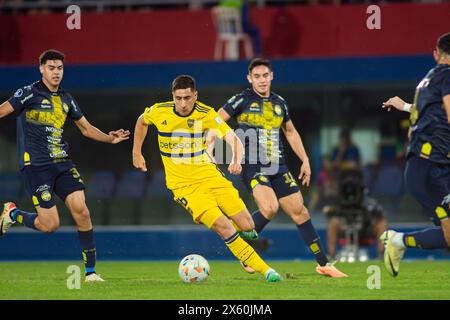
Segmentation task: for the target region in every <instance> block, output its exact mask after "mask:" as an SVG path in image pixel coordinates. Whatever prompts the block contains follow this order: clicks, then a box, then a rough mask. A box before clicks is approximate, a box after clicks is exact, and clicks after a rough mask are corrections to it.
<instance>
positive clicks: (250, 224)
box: [238, 215, 255, 231]
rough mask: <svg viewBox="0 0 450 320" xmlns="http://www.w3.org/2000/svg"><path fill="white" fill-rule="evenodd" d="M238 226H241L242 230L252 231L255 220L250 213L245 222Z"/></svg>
mask: <svg viewBox="0 0 450 320" xmlns="http://www.w3.org/2000/svg"><path fill="white" fill-rule="evenodd" d="M238 227H239V228H241V230H242V231H252V230H253V229H255V222H254V221H253V219H252V217H251V216H250V215H249V216H248V218H247V219H245V220H244V222H243V223H241V225H238Z"/></svg>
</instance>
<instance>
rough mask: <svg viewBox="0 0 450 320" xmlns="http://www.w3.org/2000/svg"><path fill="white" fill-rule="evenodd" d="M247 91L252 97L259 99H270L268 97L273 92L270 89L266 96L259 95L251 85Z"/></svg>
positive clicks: (270, 96) (271, 95)
mask: <svg viewBox="0 0 450 320" xmlns="http://www.w3.org/2000/svg"><path fill="white" fill-rule="evenodd" d="M248 91H249V92H250V94H251V95H253V96H254V97H256V98H259V99H263V100H264V99H267V100H270V99H271V98H272V97H273V92H272V91H270V93H269V96H268V97H261V96H260V95H259V94H257V93H256V91H255V90H253V88H252V87H250V88H248Z"/></svg>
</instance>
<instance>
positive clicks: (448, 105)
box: [443, 94, 450, 123]
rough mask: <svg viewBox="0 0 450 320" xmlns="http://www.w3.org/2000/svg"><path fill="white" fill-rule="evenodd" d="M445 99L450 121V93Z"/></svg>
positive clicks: (449, 121)
mask: <svg viewBox="0 0 450 320" xmlns="http://www.w3.org/2000/svg"><path fill="white" fill-rule="evenodd" d="M443 100H444V109H445V113H447V121H448V123H450V94H448V95H446V96H444V98H443Z"/></svg>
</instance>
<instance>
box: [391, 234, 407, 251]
mask: <svg viewBox="0 0 450 320" xmlns="http://www.w3.org/2000/svg"><path fill="white" fill-rule="evenodd" d="M391 241H392V244H393V245H394V246H395V247H397V248H399V249H405V248H406V246H405V244H404V243H403V233H401V232H396V233H395V234H394V236H393V237H392V238H391Z"/></svg>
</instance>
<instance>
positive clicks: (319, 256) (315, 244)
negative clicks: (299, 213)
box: [297, 219, 328, 266]
mask: <svg viewBox="0 0 450 320" xmlns="http://www.w3.org/2000/svg"><path fill="white" fill-rule="evenodd" d="M297 228H298V232H299V233H300V237H301V238H302V239H303V241H304V242H305V244H306V245H307V246H308V248H309V249H310V250H311V252H312V253H313V255H314V259H316V261H317V263H318V264H319V265H321V266H324V265H326V264H327V263H328V259H327V257H326V255H325V253H324V251H323V248H322V244H321V243H320V238H319V235H318V234H317V232H316V229H314V226H313V224H312V222H311V219H309V220H308V221H306V222H304V223H302V224H298V225H297Z"/></svg>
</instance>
